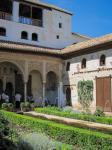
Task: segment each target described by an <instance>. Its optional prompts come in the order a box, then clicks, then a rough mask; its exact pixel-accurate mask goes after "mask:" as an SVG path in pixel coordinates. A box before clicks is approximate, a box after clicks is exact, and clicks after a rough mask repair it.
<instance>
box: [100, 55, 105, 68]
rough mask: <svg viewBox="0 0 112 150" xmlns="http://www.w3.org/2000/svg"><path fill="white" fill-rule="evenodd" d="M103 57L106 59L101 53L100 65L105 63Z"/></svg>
mask: <svg viewBox="0 0 112 150" xmlns="http://www.w3.org/2000/svg"><path fill="white" fill-rule="evenodd" d="M105 59H106V57H105V55H101V57H100V66H104V65H105Z"/></svg>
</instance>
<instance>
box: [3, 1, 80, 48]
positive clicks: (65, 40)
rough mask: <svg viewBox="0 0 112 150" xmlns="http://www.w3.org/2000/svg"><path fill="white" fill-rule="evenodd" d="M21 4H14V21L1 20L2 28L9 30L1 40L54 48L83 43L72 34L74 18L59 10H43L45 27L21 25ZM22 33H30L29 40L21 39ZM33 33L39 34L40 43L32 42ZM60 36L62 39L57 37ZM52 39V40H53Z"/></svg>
mask: <svg viewBox="0 0 112 150" xmlns="http://www.w3.org/2000/svg"><path fill="white" fill-rule="evenodd" d="M18 11H19V2H16V1H14V2H13V16H12V20H13V21H6V20H2V19H0V27H5V28H6V29H7V36H6V37H0V39H4V40H8V41H15V42H22V43H28V44H34V45H40V46H45V47H52V48H64V47H66V46H68V45H71V44H72V43H75V42H77V41H78V42H79V41H82V39H79V38H78V40H77V38H76V37H75V36H73V35H72V33H71V30H72V29H71V26H72V24H71V23H72V16H71V15H69V14H66V13H63V12H60V11H57V10H53V9H52V11H50V10H47V9H43V27H37V26H32V25H27V24H21V23H18V22H19V16H18ZM59 23H62V28H59ZM21 31H27V32H28V40H23V39H21ZM32 33H37V34H38V36H39V40H38V41H36V42H35V41H32V40H31V35H32ZM57 35H59V36H60V39H57V38H56V36H57ZM51 39H52V40H51Z"/></svg>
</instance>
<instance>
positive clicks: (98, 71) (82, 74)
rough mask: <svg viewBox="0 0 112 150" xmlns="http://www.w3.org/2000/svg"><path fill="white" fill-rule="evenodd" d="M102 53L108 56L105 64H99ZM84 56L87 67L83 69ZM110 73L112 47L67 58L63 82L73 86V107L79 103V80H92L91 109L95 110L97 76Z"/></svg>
mask: <svg viewBox="0 0 112 150" xmlns="http://www.w3.org/2000/svg"><path fill="white" fill-rule="evenodd" d="M102 54H104V55H105V56H106V65H105V66H100V65H99V60H100V56H101V55H102ZM83 58H86V60H87V64H86V68H85V69H81V61H82V59H83ZM67 62H70V63H71V65H70V71H68V72H67V71H66V64H67ZM103 69H104V70H103ZM106 69H109V70H106ZM87 71H90V72H87ZM110 75H112V49H108V50H104V51H99V52H96V53H91V54H87V55H82V56H78V57H74V58H72V59H68V60H66V61H65V66H64V78H63V82H64V85H70V87H71V97H72V105H73V107H77V105H78V93H77V85H78V82H79V81H81V80H92V81H93V84H94V91H93V102H92V104H91V110H93V111H94V110H95V108H96V77H106V76H110Z"/></svg>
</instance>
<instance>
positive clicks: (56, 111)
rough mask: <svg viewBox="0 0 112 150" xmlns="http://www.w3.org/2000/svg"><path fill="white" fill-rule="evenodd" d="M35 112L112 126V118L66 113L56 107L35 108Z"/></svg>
mask: <svg viewBox="0 0 112 150" xmlns="http://www.w3.org/2000/svg"><path fill="white" fill-rule="evenodd" d="M35 111H36V112H39V113H44V114H50V115H56V116H61V117H67V118H72V119H79V120H85V121H92V122H98V123H103V124H109V125H112V117H99V116H94V115H89V114H75V113H71V112H69V111H65V112H64V111H62V110H61V109H59V108H55V107H53V108H52V107H50V108H49V107H45V108H35Z"/></svg>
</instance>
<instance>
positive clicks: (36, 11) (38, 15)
mask: <svg viewBox="0 0 112 150" xmlns="http://www.w3.org/2000/svg"><path fill="white" fill-rule="evenodd" d="M32 18H33V19H37V20H42V9H41V8H37V7H32Z"/></svg>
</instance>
